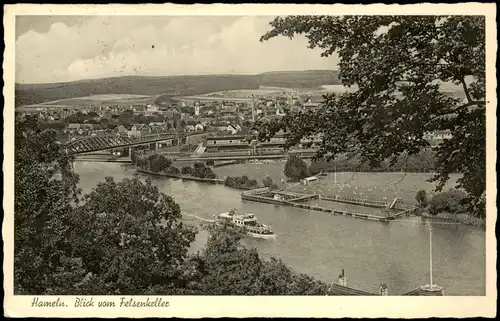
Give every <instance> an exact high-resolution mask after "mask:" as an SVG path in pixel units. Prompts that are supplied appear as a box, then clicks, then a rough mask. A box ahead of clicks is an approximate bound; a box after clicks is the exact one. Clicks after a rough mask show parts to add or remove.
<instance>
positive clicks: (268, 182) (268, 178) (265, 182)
mask: <svg viewBox="0 0 500 321" xmlns="http://www.w3.org/2000/svg"><path fill="white" fill-rule="evenodd" d="M262 184H263V185H264V186H265V187H271V186H272V185H273V184H274V181H273V179H272V178H271V176H267V175H266V176H265V177H264V178H263V179H262Z"/></svg>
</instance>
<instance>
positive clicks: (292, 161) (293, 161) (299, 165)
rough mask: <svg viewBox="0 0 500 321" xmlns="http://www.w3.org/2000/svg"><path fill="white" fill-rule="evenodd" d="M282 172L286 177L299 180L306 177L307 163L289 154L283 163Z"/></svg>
mask: <svg viewBox="0 0 500 321" xmlns="http://www.w3.org/2000/svg"><path fill="white" fill-rule="evenodd" d="M284 173H285V175H286V177H288V178H291V179H293V180H299V179H302V178H304V177H307V176H308V175H307V174H308V173H307V164H306V162H304V161H303V160H302V159H301V158H300V157H298V156H296V155H290V156H289V157H288V159H287V161H286V163H285V170H284Z"/></svg>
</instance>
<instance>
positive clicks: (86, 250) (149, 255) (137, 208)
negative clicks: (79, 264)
mask: <svg viewBox="0 0 500 321" xmlns="http://www.w3.org/2000/svg"><path fill="white" fill-rule="evenodd" d="M180 217H181V212H180V207H179V205H177V204H176V203H175V202H174V201H173V199H172V198H171V197H169V196H166V195H165V194H162V193H160V192H159V191H158V188H157V187H156V186H153V185H152V184H151V181H150V180H147V181H146V182H145V183H143V182H141V181H140V180H139V178H137V177H134V178H132V179H124V180H123V181H122V182H118V183H117V182H115V181H114V180H113V179H112V178H111V177H107V178H106V179H105V181H104V182H102V183H99V184H98V185H97V187H96V188H95V189H94V190H93V191H92V192H91V193H89V194H88V195H86V196H85V204H84V205H83V206H81V207H80V208H78V209H77V210H76V211H75V213H74V215H73V220H74V222H75V224H74V229H73V230H72V234H71V239H72V247H73V251H74V255H75V256H77V257H81V258H82V261H83V267H84V268H85V269H86V270H87V271H89V272H91V273H92V274H93V275H94V276H95V277H96V278H98V279H99V281H102V283H103V284H106V285H107V287H109V288H111V289H113V291H114V292H116V293H119V294H143V293H145V291H147V290H148V289H150V288H152V287H156V288H157V287H158V286H161V287H162V289H164V291H162V292H164V293H165V292H167V293H168V288H170V287H175V286H176V282H178V280H177V278H178V276H179V275H180V274H181V267H182V262H183V261H184V260H185V259H186V258H187V251H188V248H189V245H190V244H191V242H192V241H193V240H194V236H195V230H194V229H193V228H190V227H186V226H184V225H183V224H182V223H181V222H180V221H179V219H180ZM138 276H140V277H138Z"/></svg>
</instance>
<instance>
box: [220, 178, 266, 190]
mask: <svg viewBox="0 0 500 321" xmlns="http://www.w3.org/2000/svg"><path fill="white" fill-rule="evenodd" d="M224 185H225V186H229V187H235V188H242V189H252V188H257V187H258V185H259V183H258V182H257V181H256V180H254V179H249V178H248V176H246V175H243V176H241V177H231V176H228V177H226V179H225V180H224Z"/></svg>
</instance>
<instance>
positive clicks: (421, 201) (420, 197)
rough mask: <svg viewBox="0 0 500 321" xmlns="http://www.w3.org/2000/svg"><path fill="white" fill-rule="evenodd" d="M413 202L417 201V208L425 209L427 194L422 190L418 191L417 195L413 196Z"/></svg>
mask: <svg viewBox="0 0 500 321" xmlns="http://www.w3.org/2000/svg"><path fill="white" fill-rule="evenodd" d="M415 200H416V201H417V204H418V206H420V207H427V205H428V203H429V202H428V200H427V192H426V191H425V190H423V189H421V190H419V191H418V192H417V195H415Z"/></svg>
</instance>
